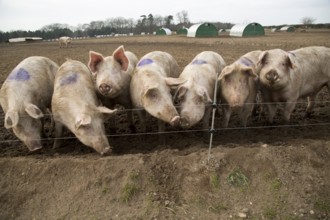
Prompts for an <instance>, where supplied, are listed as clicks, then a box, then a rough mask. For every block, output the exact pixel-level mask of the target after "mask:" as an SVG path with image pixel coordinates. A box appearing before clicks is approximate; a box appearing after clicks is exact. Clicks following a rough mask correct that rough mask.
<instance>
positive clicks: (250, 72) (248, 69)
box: [242, 67, 259, 79]
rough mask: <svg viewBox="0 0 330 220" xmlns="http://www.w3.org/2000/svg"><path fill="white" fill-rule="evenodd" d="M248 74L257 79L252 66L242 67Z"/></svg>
mask: <svg viewBox="0 0 330 220" xmlns="http://www.w3.org/2000/svg"><path fill="white" fill-rule="evenodd" d="M242 70H243V71H244V72H245V73H246V74H247V75H248V76H251V77H253V79H258V77H259V76H258V75H257V74H256V73H255V70H254V68H251V67H247V68H244V69H242Z"/></svg>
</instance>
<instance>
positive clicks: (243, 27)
mask: <svg viewBox="0 0 330 220" xmlns="http://www.w3.org/2000/svg"><path fill="white" fill-rule="evenodd" d="M229 35H230V36H234V37H251V36H264V35H265V29H264V27H263V26H262V25H260V24H259V23H255V22H254V23H249V24H236V25H235V26H233V27H232V28H231V29H230V34H229Z"/></svg>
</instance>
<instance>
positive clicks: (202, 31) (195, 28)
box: [187, 23, 218, 37]
mask: <svg viewBox="0 0 330 220" xmlns="http://www.w3.org/2000/svg"><path fill="white" fill-rule="evenodd" d="M217 36H218V30H217V28H216V27H215V26H214V25H213V24H211V23H201V24H194V25H192V26H191V27H190V28H189V29H188V34H187V37H217Z"/></svg>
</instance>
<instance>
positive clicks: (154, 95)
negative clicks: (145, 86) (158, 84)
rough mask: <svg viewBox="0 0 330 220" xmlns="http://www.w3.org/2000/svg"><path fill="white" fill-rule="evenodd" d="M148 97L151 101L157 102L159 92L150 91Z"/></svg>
mask: <svg viewBox="0 0 330 220" xmlns="http://www.w3.org/2000/svg"><path fill="white" fill-rule="evenodd" d="M146 97H147V98H149V99H151V100H157V99H158V90H157V89H149V90H148V91H147V93H146Z"/></svg>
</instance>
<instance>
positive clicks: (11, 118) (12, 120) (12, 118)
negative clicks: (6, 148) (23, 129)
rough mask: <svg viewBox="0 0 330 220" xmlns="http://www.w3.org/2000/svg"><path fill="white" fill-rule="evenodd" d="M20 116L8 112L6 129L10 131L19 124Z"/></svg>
mask: <svg viewBox="0 0 330 220" xmlns="http://www.w3.org/2000/svg"><path fill="white" fill-rule="evenodd" d="M18 120H19V116H18V113H17V112H14V111H8V112H7V113H6V116H5V128H6V129H10V128H13V127H15V126H16V125H17V124H18Z"/></svg>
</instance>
